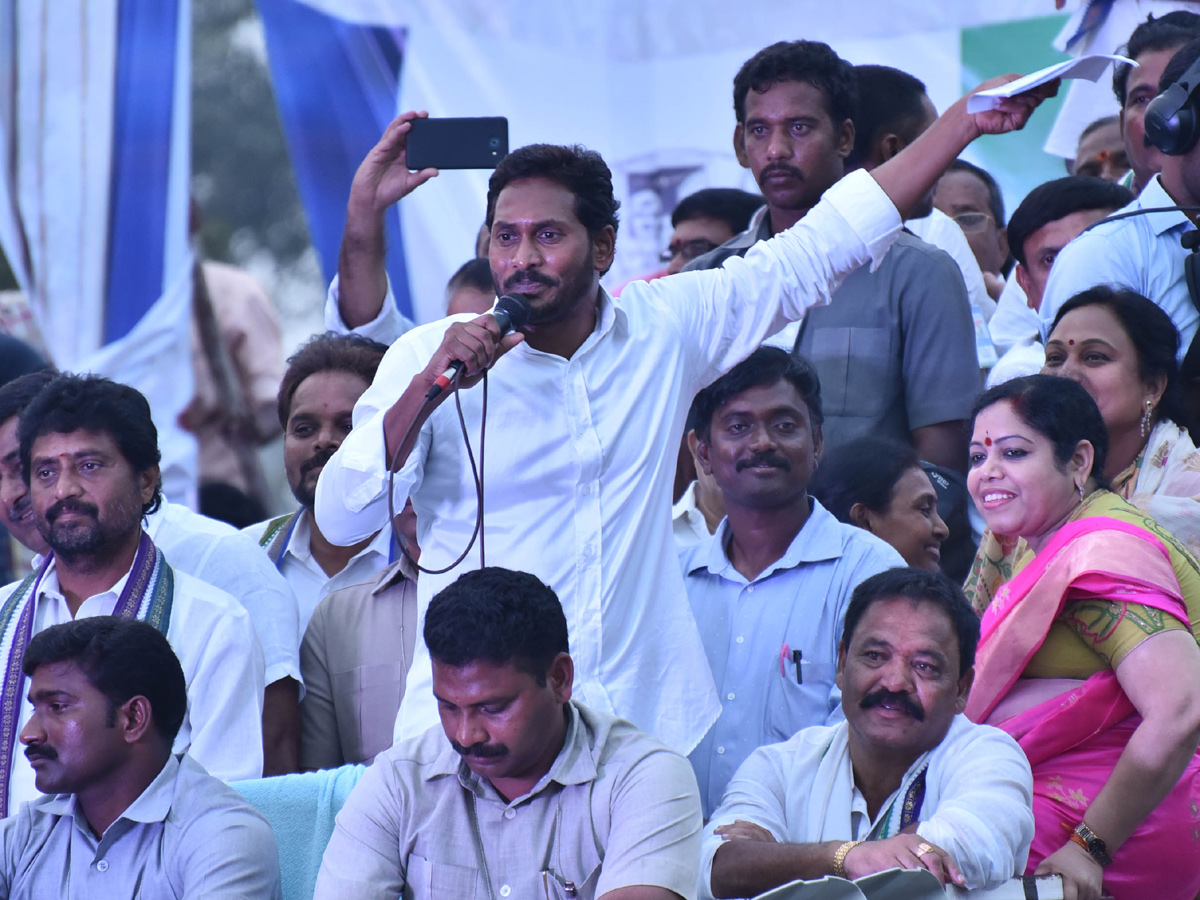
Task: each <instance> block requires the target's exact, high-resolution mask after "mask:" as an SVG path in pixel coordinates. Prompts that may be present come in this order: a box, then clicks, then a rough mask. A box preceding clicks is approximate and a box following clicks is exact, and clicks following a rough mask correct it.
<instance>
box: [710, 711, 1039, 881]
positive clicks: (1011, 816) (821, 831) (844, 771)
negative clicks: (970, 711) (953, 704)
mask: <svg viewBox="0 0 1200 900" xmlns="http://www.w3.org/2000/svg"><path fill="white" fill-rule="evenodd" d="M848 727H849V726H848V725H847V724H846V723H845V722H841V723H839V724H838V725H832V726H829V725H826V726H821V725H818V726H814V727H813V728H805V729H804V730H803V731H801V732H800V733H799V734H797V735H796V736H795V737H793V738H792V739H791V740H789V741H785V742H783V743H782V744H770V745H768V746H766V747H759V748H758V749H757V750H755V751H754V753H752V754H751V755H750V757H749V759H747V760H746V761H745V762H744V763H742V767H741V768H740V769H738V771H737V774H736V775H735V776H734V777H733V781H731V782H730V783H729V788H728V790H727V791H726V792H725V798H724V800H722V802H721V806H720V808H719V809H718V810H717V811H716V812H715V813H713V816H712V818H711V819H709V821H708V823H707V824H706V825H705V826H704V844H703V847H702V849H701V852H700V872H701V875H700V891H699V895H700V897H702V898H711V897H712V887H711V885H712V863H713V857H714V856H716V853H717V851H718V850H719V849H720V848H721V845H722V844H723V843H724V841H723V840H722V838H721V836H720V835H719V834H717V833H716V829H717V828H719V827H721V826H722V825H730V824H732V823H733V822H734V821H736V820H738V819H741V820H743V821H746V822H750V823H752V824H754V825H759V826H761V827H762V828H765V829H766V830H767V831H769V832H770V833H771V835H772V836H773V837H774V838H775V840H776V841H778V842H780V843H786V844H809V843H818V842H822V841H850V840H862V839H864V838H866V837H867V836H868V834H873V835H876V836H878V835H879V834H881V832H882V829H883V828H885V827H888V826H890V830H889V831H888V832H887V833H888V834H894V833H895V832H896V831H898V830H899V828H898V824H897V823H898V820H899V819H900V816H899V815H898V814H896V815H893V816H891V818H890V819H889V817H888V816H889V812H895V811H894V810H892V807H893V805H894V804H896V803H897V802H899V801H900V797H899V796H898V795H900V794H903V793H904V791H903V788H904V787H905V785H906V784H911V782H912V779H913V778H914V777H915V775H916V771H915V769H916V767H918V766H920V765H921V764H922V762H923V760H921V759H918V760H917V762H916V763H914V764H913V767H910V768H909V770H908V772H907V773H906V774H905V777H904V779H902V781H901V790H900V791H897V793H895V794H893V795H892V797H891V798H889V799H888V800H887V801H885V802H884V803H883V805H882V806H881V807H880V809H879V812H878V814H877V817H876V820H875V821H871V819H870V817H869V816H868V815H867V808H866V803H865V802H864V800H863V797H862V795H861V793H860V792H859V791H858V786H857V784H855V779H854V772H853V766H852V764H851V761H850V758H849V753H848V751H847V750H846V739H847V729H848ZM924 761H927V762H928V767H927V768H926V769H925V792H924V798H923V800H922V802H921V809H920V818H919V823H918V824H917V834H919V835H920V836H921V837H923V838H924V839H925V840H927V841H929V842H930V843H931V844H936V845H937V846H939V847H941V848H942V849H943V850H945V851H946V852H947V853H949V854H950V856H951V858H952V859H953V860H954V862H955V863H956V864H957V865H958V868H959V869H960V870H961V871H962V873H963V877H964V879H965V880H966V886H967V887H968V888H969V889H971V890H975V889H978V888H982V887H996V886H997V885H998V884H1000V883H1001V882H1004V881H1007V880H1008V879H1010V878H1013V877H1016V876H1019V875H1022V874H1024V872H1025V863H1026V861H1027V860H1028V858H1029V845H1030V842H1031V841H1032V840H1033V773H1032V772H1031V771H1030V769H1029V761H1028V760H1027V759H1026V758H1025V752H1024V751H1023V750H1022V749H1021V747H1020V746H1019V745H1018V744H1017V742H1016V741H1014V740H1013V739H1012V738H1011V737H1009V736H1008V735H1007V734H1005V733H1004V732H1003V731H1001V730H1000V729H999V728H993V727H991V726H990V725H976V724H975V723H973V722H971V721H970V720H969V719H968V718H967V717H966V716H963V715H958V716H955V717H954V720H953V721H952V722H951V724H950V730H949V731H947V732H946V736H945V737H944V738H942V742H941V743H940V744H938V745H937V746H936V747H934V748H933V749H932V750H930V751H928V753H927V754H925V756H924Z"/></svg>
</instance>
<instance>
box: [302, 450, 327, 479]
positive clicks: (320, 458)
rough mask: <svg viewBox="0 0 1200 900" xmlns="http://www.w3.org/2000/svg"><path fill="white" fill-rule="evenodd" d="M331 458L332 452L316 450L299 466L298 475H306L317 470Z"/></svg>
mask: <svg viewBox="0 0 1200 900" xmlns="http://www.w3.org/2000/svg"><path fill="white" fill-rule="evenodd" d="M332 457H333V450H318V451H317V452H316V453H314V454H313V455H312V456H311V457H309V458H308V459H306V460H305V461H304V462H302V463H301V464H300V474H301V475H307V474H308V473H309V472H311V471H312V470H313V469H319V468H321V467H322V466H323V465H325V463H327V462H329V460H330V459H331V458H332Z"/></svg>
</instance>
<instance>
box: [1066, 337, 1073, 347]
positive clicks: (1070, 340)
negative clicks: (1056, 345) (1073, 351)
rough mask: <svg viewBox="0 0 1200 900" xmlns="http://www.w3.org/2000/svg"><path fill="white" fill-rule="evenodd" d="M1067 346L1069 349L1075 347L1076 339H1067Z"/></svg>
mask: <svg viewBox="0 0 1200 900" xmlns="http://www.w3.org/2000/svg"><path fill="white" fill-rule="evenodd" d="M1067 346H1068V347H1074V346H1075V338H1068V339H1067Z"/></svg>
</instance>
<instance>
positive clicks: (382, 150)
mask: <svg viewBox="0 0 1200 900" xmlns="http://www.w3.org/2000/svg"><path fill="white" fill-rule="evenodd" d="M428 115H429V113H427V112H406V113H403V114H401V115H399V116H397V117H396V118H395V119H393V120H392V122H391V124H390V125H388V127H387V128H386V129H385V130H384V132H383V137H381V138H380V139H379V143H377V144H376V145H375V146H374V147H372V148H371V152H370V153H368V154H367V156H366V159H364V160H363V161H362V164H361V165H360V166H359V167H358V171H357V172H355V173H354V181H353V182H351V184H350V200H349V202H348V203H347V204H346V230H345V231H344V232H343V233H342V247H341V250H340V251H339V253H338V283H339V295H338V310H339V312H340V313H341V316H342V321H344V322H345V323H346V325H347V326H348V327H350V328H357V327H358V326H360V325H365V324H367V323H368V322H370V321H371V320H373V319H374V318H375V317H376V316H378V315H379V310H380V309H381V308H382V306H383V298H384V296H385V295H386V294H387V272H386V271H385V270H384V265H383V259H384V237H383V235H384V230H383V214H384V212H385V211H386V210H387V208H388V207H389V206H391V205H392V204H393V203H395V202H397V201H398V200H400V199H401V198H403V197H405V196H407V195H408V194H409V193H411V192H412V191H413V190H414V189H415V188H417V187H420V186H421V185H422V184H424V183H425V182H426V181H428V180H429V179H430V178H433V177H434V176H435V175H437V173H438V172H437V169H422V170H421V171H419V172H410V171H409V170H408V132H409V131H410V130H411V129H412V120H413V119H423V118H426V117H427V116H428Z"/></svg>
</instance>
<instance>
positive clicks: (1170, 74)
mask: <svg viewBox="0 0 1200 900" xmlns="http://www.w3.org/2000/svg"><path fill="white" fill-rule="evenodd" d="M1197 59H1200V38H1198V39H1197V40H1193V41H1190V42H1189V43H1187V44H1185V45H1184V46H1182V47H1180V48H1179V50H1178V51H1177V52H1176V53H1175V55H1174V56H1172V57H1171V61H1170V62H1169V63H1167V67H1166V68H1165V69H1163V73H1162V77H1161V78H1160V79H1158V92H1159V93H1160V94H1161V93H1162V92H1163V91H1165V90H1166V89H1167V88H1169V87H1170V86H1171V85H1173V84H1174V83H1175V82H1176V81H1178V80H1179V79H1180V78H1182V77H1183V76H1184V74H1185V73H1186V72H1187V70H1188V69H1189V68H1190V67H1191V65H1192V63H1194V62H1195V61H1196V60H1197Z"/></svg>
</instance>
